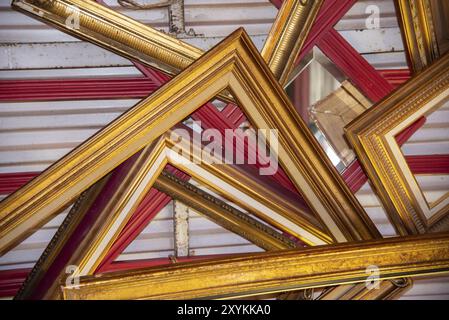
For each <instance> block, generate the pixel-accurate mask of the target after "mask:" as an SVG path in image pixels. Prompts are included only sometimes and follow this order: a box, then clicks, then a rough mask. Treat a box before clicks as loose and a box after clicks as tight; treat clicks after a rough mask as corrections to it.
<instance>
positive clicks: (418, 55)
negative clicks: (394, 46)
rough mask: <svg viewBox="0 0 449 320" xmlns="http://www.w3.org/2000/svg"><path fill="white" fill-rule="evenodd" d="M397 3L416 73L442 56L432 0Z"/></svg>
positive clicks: (409, 0) (407, 52)
mask: <svg viewBox="0 0 449 320" xmlns="http://www.w3.org/2000/svg"><path fill="white" fill-rule="evenodd" d="M395 4H396V10H397V11H398V20H399V25H400V27H401V31H402V37H403V39H404V46H405V51H406V54H407V58H408V61H409V64H410V67H411V69H413V71H414V72H415V73H416V72H419V71H421V70H423V69H424V68H425V67H427V66H429V65H430V64H432V62H433V61H435V60H436V59H438V58H439V57H440V50H439V47H438V39H437V34H436V30H435V29H436V21H435V18H436V17H435V16H434V15H433V13H432V8H431V6H432V0H395Z"/></svg>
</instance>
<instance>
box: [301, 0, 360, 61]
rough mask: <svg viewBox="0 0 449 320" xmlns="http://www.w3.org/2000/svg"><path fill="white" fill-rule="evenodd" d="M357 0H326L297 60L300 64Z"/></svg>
mask: <svg viewBox="0 0 449 320" xmlns="http://www.w3.org/2000/svg"><path fill="white" fill-rule="evenodd" d="M356 2H357V0H325V1H324V2H323V5H322V6H321V9H320V12H319V13H318V16H317V18H316V20H315V23H314V24H313V26H312V29H311V30H310V33H309V36H308V37H307V40H306V41H305V43H304V46H303V48H302V50H301V53H300V55H299V57H298V59H297V62H299V61H300V60H301V59H302V58H304V56H305V55H306V54H307V53H308V52H310V50H312V48H313V47H314V46H315V45H316V44H317V43H318V42H319V41H320V40H321V38H322V37H324V36H325V35H326V34H327V33H328V32H329V31H331V30H333V28H334V26H335V24H337V22H338V21H340V19H341V18H342V17H343V16H344V15H345V14H346V13H347V12H348V10H349V9H351V7H352V6H353V5H354V4H355V3H356Z"/></svg>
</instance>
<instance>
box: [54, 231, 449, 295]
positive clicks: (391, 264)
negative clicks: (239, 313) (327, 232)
mask: <svg viewBox="0 0 449 320" xmlns="http://www.w3.org/2000/svg"><path fill="white" fill-rule="evenodd" d="M368 266H376V267H378V269H379V279H380V280H386V279H393V278H398V277H413V276H421V275H438V274H445V273H448V272H449V234H447V233H445V234H444V233H443V234H433V235H419V236H408V237H403V238H392V239H381V240H372V241H364V242H355V243H345V244H336V245H331V246H323V247H314V248H306V249H293V250H283V251H278V252H264V253H258V254H249V255H245V256H242V257H236V258H228V259H212V260H209V261H201V262H192V263H180V264H177V265H171V266H167V267H163V268H160V267H154V268H147V269H142V270H137V271H125V272H116V273H110V274H104V275H101V276H86V277H81V279H80V285H79V287H78V288H74V287H71V286H62V292H63V295H64V298H65V299H211V298H213V299H220V298H221V299H223V298H237V297H244V296H251V295H256V294H266V293H273V292H284V291H292V290H298V289H307V288H314V287H323V286H328V285H336V284H348V283H363V282H366V281H370V280H369V279H367V273H366V270H367V267H368ZM255 279H256V280H255Z"/></svg>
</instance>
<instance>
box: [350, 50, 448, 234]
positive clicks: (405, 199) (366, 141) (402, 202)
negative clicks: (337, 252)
mask: <svg viewBox="0 0 449 320" xmlns="http://www.w3.org/2000/svg"><path fill="white" fill-rule="evenodd" d="M448 98H449V54H446V55H444V56H443V57H442V58H440V59H439V60H438V61H437V62H435V63H434V64H433V65H432V66H430V67H429V68H427V69H426V70H424V71H423V72H421V73H420V74H418V75H417V76H415V77H414V78H412V79H411V80H410V81H409V82H407V83H406V84H405V85H403V86H402V87H401V88H399V89H398V90H397V91H395V92H394V93H393V94H392V95H390V96H388V97H387V98H386V99H384V100H383V101H382V102H380V103H379V104H377V105H376V106H373V107H372V108H371V109H369V110H367V111H366V112H364V113H363V114H362V115H360V116H359V117H358V118H356V119H355V120H354V121H353V122H351V123H350V124H349V125H348V126H347V127H346V128H345V130H346V136H347V138H348V139H349V141H350V143H351V144H352V146H353V147H354V149H355V151H356V153H357V155H358V158H359V161H360V162H361V164H362V165H363V167H364V169H365V171H366V173H367V174H368V176H369V178H370V180H371V182H372V184H373V186H374V189H375V191H376V192H377V194H378V195H379V197H380V200H381V201H382V203H383V205H384V207H385V209H386V212H387V214H388V215H389V218H390V220H391V222H392V224H393V225H394V226H395V228H396V230H397V231H398V233H399V234H401V235H406V234H414V233H425V232H435V231H443V230H447V228H448V227H449V216H448V215H447V213H448V212H449V197H446V198H445V199H444V200H442V201H440V202H438V203H437V204H435V205H432V206H431V205H429V204H428V203H427V201H426V199H425V197H424V195H423V192H422V191H421V189H420V187H419V185H418V183H417V182H416V179H415V177H414V175H413V173H412V172H411V170H410V168H409V167H408V165H407V163H406V161H405V158H404V156H403V154H402V152H401V149H400V147H399V146H398V144H397V143H396V140H395V136H396V135H397V134H398V133H399V132H401V131H402V130H403V129H405V128H407V127H408V126H410V125H411V124H412V123H413V122H415V121H416V120H417V119H419V118H420V117H422V116H423V115H425V114H427V113H429V112H431V111H432V110H433V109H434V108H436V107H438V106H439V104H440V103H442V102H443V101H444V100H447V99H448Z"/></svg>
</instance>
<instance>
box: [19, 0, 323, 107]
mask: <svg viewBox="0 0 449 320" xmlns="http://www.w3.org/2000/svg"><path fill="white" fill-rule="evenodd" d="M322 3H323V0H313V1H312V0H306V1H304V0H301V1H297V0H286V1H284V3H283V5H282V7H281V9H280V10H279V12H278V15H277V17H276V20H275V22H274V23H273V26H272V28H271V30H270V33H269V35H268V38H267V40H266V42H265V45H264V48H263V50H262V56H263V57H264V59H265V61H266V62H267V64H268V65H269V67H270V69H271V70H272V71H273V73H274V74H275V76H276V78H277V79H278V80H279V81H280V83H281V84H282V85H287V80H288V75H289V74H290V72H291V70H292V69H293V67H294V63H295V61H296V58H297V57H298V55H299V52H300V50H301V48H302V45H303V44H304V42H305V40H306V38H307V35H308V34H309V31H310V29H311V27H312V23H313V21H314V20H315V18H316V16H317V15H318V11H319V9H320V7H321V4H322ZM12 7H13V8H15V9H17V10H20V11H22V12H24V13H26V14H28V15H31V16H33V17H35V18H38V19H39V20H43V21H44V22H47V23H50V24H51V25H53V26H55V27H57V28H58V29H61V30H63V31H64V32H67V33H69V34H70V35H73V36H75V37H78V38H80V39H83V40H87V41H89V42H92V43H95V44H97V45H99V46H101V47H103V48H105V49H107V50H109V51H112V52H114V53H116V54H119V55H122V56H124V57H126V58H129V59H132V60H135V61H139V62H141V63H143V64H145V65H149V66H152V67H155V68H157V69H159V70H161V71H163V72H165V73H168V74H171V75H176V74H177V73H179V72H180V71H182V70H184V69H185V68H186V67H188V66H189V65H190V64H191V63H192V62H194V61H195V60H196V59H198V58H199V57H200V56H201V55H202V54H203V53H204V52H203V51H202V50H201V49H198V48H196V47H194V46H192V45H190V44H188V43H186V42H184V41H182V40H179V39H176V38H173V37H171V36H169V35H167V34H165V33H163V32H161V31H158V30H156V29H154V28H151V27H149V26H146V25H144V24H142V23H139V22H137V21H135V20H133V19H131V18H129V17H126V16H125V15H122V14H120V13H118V12H115V11H114V10H111V9H109V8H107V7H105V6H103V5H101V4H98V3H96V2H95V1H84V0H50V1H45V0H13V1H12ZM74 15H76V17H78V18H79V24H80V28H73V27H71V26H69V25H67V24H66V23H65V21H66V20H67V19H68V18H69V17H73V16H74ZM221 97H222V98H224V99H225V100H228V99H229V96H228V95H227V94H226V95H221Z"/></svg>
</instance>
